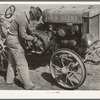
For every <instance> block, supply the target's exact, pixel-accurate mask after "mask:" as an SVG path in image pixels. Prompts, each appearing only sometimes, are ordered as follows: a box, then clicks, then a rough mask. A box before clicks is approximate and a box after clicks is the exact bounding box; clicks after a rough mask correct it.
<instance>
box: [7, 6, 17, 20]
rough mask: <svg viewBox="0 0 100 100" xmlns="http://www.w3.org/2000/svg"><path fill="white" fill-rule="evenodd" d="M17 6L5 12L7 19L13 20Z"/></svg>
mask: <svg viewBox="0 0 100 100" xmlns="http://www.w3.org/2000/svg"><path fill="white" fill-rule="evenodd" d="M15 9H16V8H15V6H14V5H11V6H10V7H9V8H8V9H7V10H6V12H5V17H6V18H7V19H9V18H11V17H12V16H13V14H14V12H15Z"/></svg>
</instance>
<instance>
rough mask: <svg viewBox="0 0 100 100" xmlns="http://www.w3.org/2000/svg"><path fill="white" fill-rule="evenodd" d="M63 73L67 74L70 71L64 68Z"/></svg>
mask: <svg viewBox="0 0 100 100" xmlns="http://www.w3.org/2000/svg"><path fill="white" fill-rule="evenodd" d="M61 72H62V73H63V74H67V73H68V72H69V69H67V68H66V67H63V68H62V69H61Z"/></svg>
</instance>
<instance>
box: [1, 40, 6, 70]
mask: <svg viewBox="0 0 100 100" xmlns="http://www.w3.org/2000/svg"><path fill="white" fill-rule="evenodd" d="M7 66H8V52H7V50H6V49H5V46H4V45H3V43H1V41H0V70H1V71H7Z"/></svg>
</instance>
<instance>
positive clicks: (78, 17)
mask: <svg viewBox="0 0 100 100" xmlns="http://www.w3.org/2000/svg"><path fill="white" fill-rule="evenodd" d="M98 14H99V9H98V8H95V7H88V8H75V7H72V8H66V7H60V8H54V9H46V10H44V11H43V21H44V22H51V23H67V22H69V23H82V20H83V17H89V18H90V17H93V16H96V15H98Z"/></svg>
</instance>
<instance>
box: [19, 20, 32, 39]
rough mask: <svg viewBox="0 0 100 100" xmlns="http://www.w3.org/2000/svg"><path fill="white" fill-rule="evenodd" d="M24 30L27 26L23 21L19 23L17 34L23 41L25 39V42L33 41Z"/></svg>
mask: <svg viewBox="0 0 100 100" xmlns="http://www.w3.org/2000/svg"><path fill="white" fill-rule="evenodd" d="M26 28H27V25H26V23H25V22H24V21H23V22H20V24H19V34H20V36H21V37H22V38H23V39H25V40H30V41H31V40H33V39H34V37H33V36H31V35H28V34H27V33H26Z"/></svg>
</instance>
